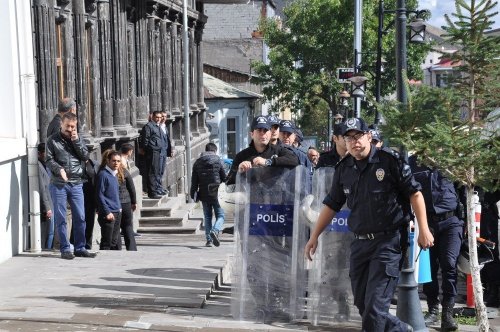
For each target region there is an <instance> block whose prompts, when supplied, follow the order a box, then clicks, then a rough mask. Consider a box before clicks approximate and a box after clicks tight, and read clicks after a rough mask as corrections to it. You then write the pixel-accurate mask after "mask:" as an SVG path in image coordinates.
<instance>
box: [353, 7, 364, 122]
mask: <svg viewBox="0 0 500 332" xmlns="http://www.w3.org/2000/svg"><path fill="white" fill-rule="evenodd" d="M362 21H363V0H355V3H354V73H358V71H359V68H360V65H361V51H362V49H361V32H362V29H363V25H362ZM353 107H354V116H355V117H357V118H359V117H360V116H361V98H357V97H355V98H354V100H353Z"/></svg>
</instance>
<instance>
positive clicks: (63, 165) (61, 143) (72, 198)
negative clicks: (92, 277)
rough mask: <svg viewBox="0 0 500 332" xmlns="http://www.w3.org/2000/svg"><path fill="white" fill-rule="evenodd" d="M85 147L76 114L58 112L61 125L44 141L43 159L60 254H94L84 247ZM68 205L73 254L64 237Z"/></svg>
mask: <svg viewBox="0 0 500 332" xmlns="http://www.w3.org/2000/svg"><path fill="white" fill-rule="evenodd" d="M88 158H89V153H88V150H87V147H86V146H85V145H84V144H83V141H82V140H81V139H80V137H79V136H78V133H77V117H76V115H75V114H74V113H71V112H67V113H65V114H64V115H63V116H62V122H61V129H60V130H59V132H57V133H55V134H53V135H51V136H50V137H49V138H48V140H47V145H46V159H45V161H46V163H47V167H48V168H49V169H50V171H51V173H52V177H51V181H50V194H51V196H52V202H53V204H54V213H53V216H54V221H55V224H56V229H57V234H58V235H59V241H60V250H61V258H63V259H73V258H75V256H78V257H90V258H92V257H95V253H90V252H88V251H87V250H86V249H85V206H84V200H83V183H84V182H85V181H86V176H85V171H84V168H85V161H86V160H87V159H88ZM67 202H69V204H70V206H71V216H72V219H73V226H72V227H73V232H74V240H75V243H74V250H75V252H74V255H73V253H72V252H71V246H70V243H69V240H68V231H67V224H66V203H67Z"/></svg>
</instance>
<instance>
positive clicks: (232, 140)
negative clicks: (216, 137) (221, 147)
mask: <svg viewBox="0 0 500 332" xmlns="http://www.w3.org/2000/svg"><path fill="white" fill-rule="evenodd" d="M226 135H227V157H228V158H230V159H234V157H235V156H236V137H237V136H236V118H227V124H226Z"/></svg>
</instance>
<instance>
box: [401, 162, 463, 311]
mask: <svg viewBox="0 0 500 332" xmlns="http://www.w3.org/2000/svg"><path fill="white" fill-rule="evenodd" d="M409 164H410V167H411V170H412V172H413V175H414V177H415V180H416V181H418V182H419V183H420V184H421V185H422V194H423V196H424V200H425V208H426V213H427V223H428V224H429V228H430V230H431V232H432V233H433V235H434V246H433V247H431V248H430V259H431V276H432V281H431V282H428V283H425V284H424V285H423V291H424V294H425V295H426V297H427V304H428V306H429V307H437V306H438V305H439V283H438V278H437V273H438V270H439V268H441V276H442V283H441V288H442V292H443V301H442V306H443V307H445V308H453V306H454V303H455V296H456V295H457V259H458V255H459V254H460V245H461V244H462V234H463V224H464V223H463V221H462V220H460V219H458V218H457V217H456V216H455V211H456V209H457V202H458V195H457V193H456V191H455V188H454V186H453V183H451V182H450V181H449V180H448V179H447V178H445V177H444V176H443V175H442V174H441V173H440V172H439V171H438V170H436V169H430V168H429V167H426V166H419V165H417V162H416V157H415V156H411V157H410V158H409Z"/></svg>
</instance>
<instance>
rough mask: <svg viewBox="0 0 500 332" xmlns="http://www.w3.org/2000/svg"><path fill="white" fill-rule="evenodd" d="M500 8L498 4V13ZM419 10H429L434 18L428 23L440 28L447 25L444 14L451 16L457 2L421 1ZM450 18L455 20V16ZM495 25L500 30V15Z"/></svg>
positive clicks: (452, 0)
mask: <svg viewBox="0 0 500 332" xmlns="http://www.w3.org/2000/svg"><path fill="white" fill-rule="evenodd" d="M499 7H500V6H499V5H498V4H497V6H496V11H500V8H499ZM419 9H429V10H430V11H431V13H432V17H431V19H430V20H428V22H429V23H430V24H431V25H434V26H436V27H438V28H440V27H441V26H442V25H446V21H445V19H444V14H448V15H450V14H451V13H454V12H455V1H454V0H419ZM450 18H451V19H452V21H453V19H454V17H453V16H451V15H450ZM493 21H495V23H494V24H493V29H498V28H500V14H497V15H496V17H494V18H493Z"/></svg>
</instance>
